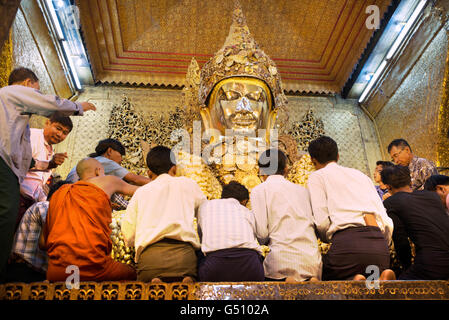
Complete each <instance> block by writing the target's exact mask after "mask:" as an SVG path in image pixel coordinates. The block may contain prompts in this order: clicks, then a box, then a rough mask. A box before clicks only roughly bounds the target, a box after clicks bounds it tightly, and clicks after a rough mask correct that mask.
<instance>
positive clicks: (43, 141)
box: [17, 113, 73, 224]
mask: <svg viewBox="0 0 449 320" xmlns="http://www.w3.org/2000/svg"><path fill="white" fill-rule="evenodd" d="M72 128H73V123H72V120H70V118H69V117H65V116H62V115H61V114H59V113H54V114H53V115H52V116H51V117H50V119H48V120H47V122H46V123H45V127H44V129H37V128H31V129H30V141H31V153H32V156H33V159H35V160H39V161H46V162H48V163H49V165H48V169H49V170H47V171H31V170H30V171H28V172H27V174H26V176H25V178H24V179H23V182H22V183H21V184H20V206H19V215H18V217H17V224H19V223H20V219H21V218H22V216H23V214H24V213H25V211H26V210H27V209H28V208H29V207H30V206H31V205H32V204H33V203H35V202H41V201H46V200H47V192H48V187H47V181H48V179H49V178H50V177H51V174H52V170H51V169H53V168H56V167H58V166H60V165H61V164H63V163H64V160H65V159H66V158H67V154H66V153H65V152H64V153H56V154H55V152H54V150H53V145H55V144H58V143H60V142H62V141H64V140H65V138H66V137H67V135H68V134H69V133H70V131H72Z"/></svg>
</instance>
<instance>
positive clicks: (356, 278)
mask: <svg viewBox="0 0 449 320" xmlns="http://www.w3.org/2000/svg"><path fill="white" fill-rule="evenodd" d="M352 280H354V281H362V280H366V278H365V276H363V275H361V274H356V275H355V276H354V279H352Z"/></svg>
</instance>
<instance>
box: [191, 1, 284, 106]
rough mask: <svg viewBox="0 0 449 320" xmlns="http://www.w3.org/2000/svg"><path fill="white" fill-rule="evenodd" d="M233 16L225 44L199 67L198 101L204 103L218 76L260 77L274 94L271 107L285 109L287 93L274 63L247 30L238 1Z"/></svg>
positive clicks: (219, 78) (218, 79) (222, 77)
mask: <svg viewBox="0 0 449 320" xmlns="http://www.w3.org/2000/svg"><path fill="white" fill-rule="evenodd" d="M232 20H233V22H232V25H231V28H230V30H229V35H228V37H227V38H226V41H225V44H224V46H223V47H222V48H221V49H220V50H219V51H218V52H216V53H215V55H214V56H213V57H212V58H211V59H210V60H209V61H208V62H207V63H206V64H204V66H203V68H202V69H201V82H200V87H199V96H198V98H199V103H200V105H201V106H202V107H205V105H206V100H207V98H208V96H209V94H210V93H211V91H212V89H213V88H214V86H215V85H216V84H217V83H218V82H220V81H221V80H223V79H226V78H230V77H237V76H243V77H245V76H246V77H254V78H257V79H261V80H263V81H264V82H265V83H266V84H267V85H268V87H269V88H270V90H271V94H272V96H273V104H272V105H273V109H279V108H282V109H286V106H287V97H286V96H285V95H284V91H283V88H282V82H281V77H280V75H279V72H278V70H277V68H276V65H275V63H274V62H273V60H271V59H270V57H269V56H268V55H267V54H266V53H265V52H264V51H263V50H262V49H260V48H259V45H258V44H257V43H256V41H255V40H254V38H253V37H252V35H251V34H250V32H249V28H248V26H247V24H246V20H245V17H244V16H243V12H242V8H241V7H240V4H239V3H238V1H237V2H236V5H235V9H234V12H233V14H232Z"/></svg>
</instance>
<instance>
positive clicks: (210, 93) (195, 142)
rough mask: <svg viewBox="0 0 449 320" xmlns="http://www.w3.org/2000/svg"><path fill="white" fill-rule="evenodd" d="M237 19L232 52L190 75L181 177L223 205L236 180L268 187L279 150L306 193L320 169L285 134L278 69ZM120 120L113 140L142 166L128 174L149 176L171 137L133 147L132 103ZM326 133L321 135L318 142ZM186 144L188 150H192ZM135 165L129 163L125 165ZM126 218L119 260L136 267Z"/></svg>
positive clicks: (119, 111)
mask: <svg viewBox="0 0 449 320" xmlns="http://www.w3.org/2000/svg"><path fill="white" fill-rule="evenodd" d="M232 18H233V22H232V25H231V27H230V32H229V35H228V37H227V39H226V41H225V44H224V46H223V47H222V48H221V49H220V50H219V51H218V52H217V53H216V54H215V55H214V56H213V57H212V58H211V59H210V60H209V61H208V62H207V63H206V64H205V65H204V66H203V68H202V69H201V70H200V68H199V66H198V63H197V62H196V60H195V58H193V59H192V61H191V64H190V66H189V68H188V71H187V76H186V85H185V87H184V89H183V93H182V101H183V102H182V104H183V107H184V108H183V110H182V111H183V113H182V116H183V117H184V121H183V123H184V128H183V129H185V131H187V136H188V139H189V141H188V143H187V150H186V149H185V148H180V149H177V148H176V146H175V147H173V148H172V150H173V151H174V153H175V154H176V156H177V166H178V170H177V175H180V176H187V177H189V178H191V179H193V180H195V181H196V182H197V183H198V185H199V186H200V188H201V190H202V191H203V192H204V194H205V195H206V196H207V198H208V199H218V198H220V197H221V190H222V185H223V184H226V183H229V182H230V181H232V180H235V181H238V182H240V183H241V184H243V185H244V186H246V187H247V188H248V190H249V191H250V192H251V189H252V188H253V187H255V186H256V185H258V184H259V183H261V182H262V181H261V179H260V177H259V168H258V165H257V160H258V159H259V156H260V154H261V153H262V152H263V151H265V150H266V149H267V148H269V147H278V148H279V149H281V150H283V151H284V152H285V153H286V155H287V157H288V158H289V162H290V165H289V167H290V173H289V174H288V176H287V179H288V180H290V181H292V182H294V183H297V184H300V185H303V186H305V184H306V182H307V178H308V175H309V174H310V173H311V172H312V171H313V170H314V167H313V165H312V162H311V161H310V157H309V156H308V155H307V154H304V155H302V157H301V156H300V155H299V153H298V144H297V141H296V140H295V139H294V138H293V137H292V136H291V135H289V134H287V133H288V132H287V131H286V130H285V129H286V128H285V126H286V125H287V123H288V113H287V109H286V107H287V102H288V100H287V97H286V96H285V94H284V91H283V88H282V82H281V78H280V75H279V72H278V70H277V68H276V65H275V63H274V62H273V61H272V60H271V59H270V57H269V56H268V55H267V54H265V52H264V51H263V50H261V49H260V47H259V46H258V44H257V43H256V41H255V40H254V38H253V37H252V36H251V34H250V32H249V29H248V26H247V25H246V22H245V18H244V16H243V12H242V9H241V7H240V5H239V4H238V2H237V3H236V8H235V9H234V12H233V17H232ZM176 112H179V110H178V111H176ZM308 115H309V113H308ZM112 117H114V120H113V121H111V120H110V124H111V123H116V126H115V127H116V128H115V129H114V128H112V129H110V136H111V137H114V138H117V139H119V140H120V141H122V142H125V143H124V144H125V145H126V147H127V150H128V149H129V150H130V151H131V154H137V155H138V157H137V158H139V159H140V160H139V162H138V164H137V165H130V166H129V167H128V169H131V170H132V169H134V170H133V171H136V172H139V170H140V171H142V172H143V171H146V170H145V168H143V165H142V164H143V163H144V159H145V157H146V153H147V152H148V151H149V144H150V143H151V144H160V143H163V144H164V143H166V141H167V140H168V139H167V134H165V135H163V136H165V139H164V141H154V140H153V141H145V139H141V138H140V137H142V136H144V134H143V132H138V133H137V132H136V133H137V135H138V137H136V138H135V139H134V138H133V139H131V137H128V138H129V139H128V140H129V141H128V142H127V139H125V138H124V137H123V123H122V122H123V117H125V118H127V117H129V118H130V121H129V122H130V123H129V124H127V126H128V127H129V128H130V132H131V131H133V130H134V126H133V123H134V121H135V119H140V118H139V116H138V115H137V114H135V113H134V111H133V110H132V109H131V105H130V103H129V101H128V100H127V99H125V100H124V102H123V103H122V108H121V107H117V108H116V109H114V110H113V112H112V115H111V119H112ZM131 118H132V119H131ZM142 121H143V120H142ZM161 121H162V120H161ZM137 127H139V128H140V127H142V126H141V125H140V126H137ZM149 127H150V128H145V129H142V130H145V131H151V130H156V128H157V130H165V131H167V130H168V129H170V130H171V129H173V130H174V129H177V128H166V123H165V122H164V123H153V124H150V125H149ZM148 129H150V130H148ZM178 129H179V128H178ZM125 131H126V130H125ZM198 131H199V132H198ZM312 131H314V130H312ZM198 133H199V134H198ZM323 133H324V131H320V130H318V134H323ZM130 135H132V133H130ZM184 142H185V141H184ZM184 142H183V143H181V145H184V146H185V144H184ZM139 144H141V146H139ZM144 149H146V150H144ZM127 162H128V159H127V158H125V160H124V164H125V165H126V163H127ZM249 206H250V204H249ZM122 216H123V212H116V213H115V215H114V217H113V218H114V219H113V237H112V238H113V249H114V250H113V252H112V256H113V257H114V259H116V260H117V261H121V262H124V263H131V264H132V257H133V252H132V250H130V248H126V247H125V246H124V244H123V241H122V236H121V234H120V220H121V217H122ZM323 251H325V250H323Z"/></svg>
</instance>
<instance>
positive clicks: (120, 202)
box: [111, 193, 128, 210]
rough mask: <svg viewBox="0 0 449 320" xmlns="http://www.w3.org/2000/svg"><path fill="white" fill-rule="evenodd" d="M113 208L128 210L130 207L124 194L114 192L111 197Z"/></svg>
mask: <svg viewBox="0 0 449 320" xmlns="http://www.w3.org/2000/svg"><path fill="white" fill-rule="evenodd" d="M111 202H112V209H114V210H126V207H128V201H126V200H125V198H123V196H121V195H119V194H118V193H114V194H113V195H112V197H111Z"/></svg>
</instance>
